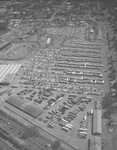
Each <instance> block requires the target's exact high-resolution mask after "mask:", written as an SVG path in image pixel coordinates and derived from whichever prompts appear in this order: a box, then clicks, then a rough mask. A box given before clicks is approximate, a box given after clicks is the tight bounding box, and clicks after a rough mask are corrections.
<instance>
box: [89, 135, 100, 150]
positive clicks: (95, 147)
mask: <svg viewBox="0 0 117 150" xmlns="http://www.w3.org/2000/svg"><path fill="white" fill-rule="evenodd" d="M88 150H101V137H98V136H94V138H93V139H89V142H88Z"/></svg>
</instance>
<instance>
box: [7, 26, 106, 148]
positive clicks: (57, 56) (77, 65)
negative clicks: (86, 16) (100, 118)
mask: <svg viewBox="0 0 117 150" xmlns="http://www.w3.org/2000/svg"><path fill="white" fill-rule="evenodd" d="M85 30H86V26H84V27H76V28H75V27H66V28H62V29H61V30H59V29H58V28H57V27H56V28H54V27H53V28H51V29H47V33H48V37H49V34H53V38H54V36H56V37H57V36H61V37H62V38H63V37H64V42H63V40H62V42H61V41H59V39H60V37H59V38H58V43H59V44H61V45H59V46H57V47H56V43H53V46H52V45H50V46H49V45H48V46H47V47H41V48H39V49H38V52H37V54H36V56H34V57H33V58H32V59H31V60H28V61H23V62H22V64H21V67H20V70H19V71H17V76H16V78H15V79H14V80H13V81H12V86H11V87H10V88H11V89H10V90H9V91H8V92H7V94H6V95H8V96H10V98H7V99H5V103H4V105H5V107H7V108H8V109H11V110H12V111H14V112H16V113H17V114H19V115H20V116H23V117H24V118H25V117H26V119H29V120H30V121H31V122H35V123H36V124H38V125H39V126H40V127H41V128H43V129H44V130H45V131H47V132H48V133H49V134H52V135H53V136H55V137H57V138H59V139H61V140H63V141H65V142H67V143H69V145H71V146H72V147H74V148H77V149H78V148H81V147H82V145H83V144H84V143H85V144H84V146H86V147H82V150H85V149H87V146H88V143H87V140H88V138H92V136H91V135H92V110H93V109H95V101H96V100H98V101H101V99H102V97H103V96H104V94H105V92H107V91H108V89H109V85H108V80H107V72H106V71H107V70H108V66H107V51H106V49H105V45H104V42H103V40H99V39H98V40H96V41H87V40H86V38H85ZM68 31H69V32H68ZM101 35H102V38H103V32H102V34H101ZM46 37H47V36H46ZM45 39H46V38H45ZM60 40H61V39H60ZM53 42H56V40H53ZM45 43H46V42H45ZM18 57H19V56H18ZM13 107H14V109H13ZM16 110H17V111H16ZM24 113H25V114H26V115H24ZM28 116H29V117H28ZM82 127H83V128H85V130H86V132H84V130H83V131H82V130H81V129H82ZM79 131H80V132H79ZM82 132H83V133H82Z"/></svg>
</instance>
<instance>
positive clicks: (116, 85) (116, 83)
mask: <svg viewBox="0 0 117 150" xmlns="http://www.w3.org/2000/svg"><path fill="white" fill-rule="evenodd" d="M112 88H113V89H115V90H117V82H115V83H114V84H113V86H112Z"/></svg>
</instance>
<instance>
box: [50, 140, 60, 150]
mask: <svg viewBox="0 0 117 150" xmlns="http://www.w3.org/2000/svg"><path fill="white" fill-rule="evenodd" d="M60 146H61V143H60V141H58V140H55V141H54V143H53V144H52V145H51V148H52V150H58V149H59V148H60Z"/></svg>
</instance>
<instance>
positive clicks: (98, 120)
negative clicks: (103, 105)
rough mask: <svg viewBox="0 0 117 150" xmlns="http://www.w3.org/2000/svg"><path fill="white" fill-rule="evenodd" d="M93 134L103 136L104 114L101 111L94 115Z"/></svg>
mask: <svg viewBox="0 0 117 150" xmlns="http://www.w3.org/2000/svg"><path fill="white" fill-rule="evenodd" d="M93 134H94V135H101V134H102V114H101V110H100V109H96V110H94V113H93Z"/></svg>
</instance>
